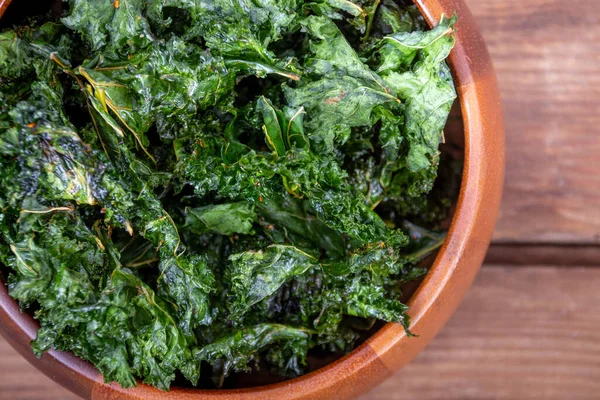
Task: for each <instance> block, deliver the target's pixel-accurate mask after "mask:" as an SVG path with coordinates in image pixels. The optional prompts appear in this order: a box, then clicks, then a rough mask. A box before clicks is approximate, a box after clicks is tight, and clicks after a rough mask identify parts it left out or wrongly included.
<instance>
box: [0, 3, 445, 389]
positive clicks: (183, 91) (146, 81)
mask: <svg viewBox="0 0 600 400" xmlns="http://www.w3.org/2000/svg"><path fill="white" fill-rule="evenodd" d="M64 8H65V10H64V11H63V15H62V16H61V17H54V16H52V15H47V16H42V17H35V18H33V19H29V20H27V21H24V22H23V23H22V25H20V26H17V27H14V29H11V30H5V31H3V32H2V33H0V103H1V108H0V208H1V209H2V213H1V215H0V263H2V264H3V265H4V266H5V267H7V268H8V269H9V270H10V274H9V276H8V282H7V284H8V286H9V292H10V295H11V296H12V297H13V298H15V299H16V300H18V301H19V303H20V304H21V306H22V307H23V309H24V310H28V311H29V312H32V313H33V315H34V317H35V318H36V319H37V320H38V321H39V323H40V325H41V328H40V330H39V332H38V335H37V338H36V339H35V340H34V341H33V342H32V346H33V350H34V351H35V353H36V354H37V355H41V354H42V353H43V352H44V351H47V350H49V349H51V348H56V349H60V350H64V351H70V352H73V353H74V354H76V355H78V356H80V357H82V358H84V359H86V360H89V361H91V362H92V363H93V364H94V365H96V367H97V368H98V369H99V370H100V372H101V373H102V374H103V375H104V378H105V380H106V381H107V382H112V381H116V382H118V383H119V384H121V385H122V386H123V387H131V386H134V385H135V384H136V379H137V378H139V379H141V380H142V381H143V382H145V383H147V384H150V385H154V386H155V387H157V388H160V389H163V390H167V389H169V387H170V385H171V383H172V381H173V380H174V379H175V377H176V374H177V375H178V376H183V377H185V378H186V379H187V380H189V381H190V382H191V384H193V385H195V384H197V382H198V380H199V377H200V370H201V366H203V365H204V366H208V365H210V368H203V371H204V370H206V371H208V372H207V373H210V371H212V378H213V380H214V382H215V383H216V385H217V386H220V385H222V384H223V382H224V379H225V378H226V377H227V376H228V375H229V374H231V373H233V372H239V371H247V370H250V369H252V368H253V366H254V365H256V364H258V363H261V365H266V366H268V368H270V370H271V371H272V372H273V373H274V374H277V375H281V376H284V377H293V376H297V375H299V374H302V373H303V372H304V371H305V370H306V368H307V362H306V358H307V352H309V351H312V350H318V351H321V352H335V351H338V352H340V351H341V352H348V351H350V350H352V349H353V347H354V346H355V344H356V342H357V340H359V338H360V336H361V332H362V331H364V329H365V327H367V328H368V327H370V326H373V323H374V322H375V321H377V320H381V321H387V322H397V323H400V324H402V325H403V326H404V327H405V328H406V329H407V330H408V327H409V318H408V315H407V314H406V311H407V306H406V305H405V304H403V303H402V302H400V300H399V299H400V296H401V290H402V288H403V285H404V284H405V283H406V282H408V281H411V280H414V279H416V278H419V277H420V276H422V275H423V274H424V273H425V272H426V271H425V270H424V269H423V268H421V267H420V266H419V262H420V261H421V260H422V259H423V258H424V257H425V256H426V255H428V254H430V253H431V252H432V251H434V250H435V249H436V248H438V247H439V246H440V245H441V243H442V242H443V240H444V237H445V236H444V234H443V233H442V232H440V230H439V222H440V221H441V220H442V219H444V218H445V216H446V211H447V208H448V206H449V199H448V198H446V197H444V196H441V195H439V194H436V195H431V194H430V192H431V190H432V187H433V184H434V180H435V179H436V175H437V170H438V164H439V159H440V152H439V150H438V147H439V145H440V142H441V141H442V138H443V133H442V130H443V128H444V125H445V123H446V119H447V117H448V114H449V111H450V107H451V105H452V103H453V101H454V99H455V97H456V94H455V90H454V86H453V82H452V77H451V74H450V70H449V68H448V66H447V64H446V62H445V59H446V57H447V56H448V54H449V52H450V50H451V49H452V47H453V44H454V38H453V29H452V27H453V25H454V23H455V21H456V17H455V18H451V19H448V18H445V17H442V19H441V20H440V21H439V24H438V25H437V27H435V28H434V29H432V30H428V29H426V27H425V24H424V21H423V20H422V18H421V16H420V15H419V12H418V11H417V9H416V8H415V7H414V6H408V5H402V4H401V3H396V2H394V1H391V0H382V1H379V0H378V1H360V0H355V1H338V0H312V1H302V0H252V1H250V0H215V1H208V0H196V1H191V0H121V1H119V0H112V1H111V0H96V1H89V0H70V1H68V3H67V2H66V3H65V4H64ZM416 224H419V225H416ZM415 333H417V334H418V332H415Z"/></svg>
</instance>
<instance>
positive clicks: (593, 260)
mask: <svg viewBox="0 0 600 400" xmlns="http://www.w3.org/2000/svg"><path fill="white" fill-rule="evenodd" d="M485 263H486V264H496V265H497V264H505V265H506V264H508V265H511V266H521V265H532V264H536V265H554V266H597V265H598V264H600V246H598V245H578V244H566V245H554V244H553V245H549V244H527V243H516V244H501V243H500V244H499V243H496V244H492V245H491V246H490V248H489V250H488V252H487V255H486V256H485Z"/></svg>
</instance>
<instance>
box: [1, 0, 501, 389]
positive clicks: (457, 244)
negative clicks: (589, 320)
mask: <svg viewBox="0 0 600 400" xmlns="http://www.w3.org/2000/svg"><path fill="white" fill-rule="evenodd" d="M10 1H11V0H0V17H1V16H2V14H3V12H4V11H5V9H6V7H7V6H8V3H10ZM15 1H19V0H15ZM414 1H415V3H416V4H417V6H418V7H419V8H420V9H421V11H422V13H423V15H424V16H425V18H426V20H427V21H428V22H429V23H430V24H432V23H436V21H438V20H439V18H440V16H441V14H442V13H444V14H446V15H452V14H454V13H455V12H456V13H457V14H458V16H459V21H458V24H457V26H456V39H457V40H456V47H455V49H454V50H453V51H452V53H451V54H450V65H451V68H452V71H453V74H454V78H455V82H456V86H457V89H458V95H459V101H460V108H461V110H462V125H464V170H463V177H462V185H461V190H460V195H459V198H458V202H457V205H456V211H455V214H454V217H453V219H452V223H451V226H450V231H449V233H448V237H447V239H446V243H445V244H444V246H443V247H442V249H441V250H440V251H439V253H438V255H437V257H436V259H435V262H434V263H433V265H432V267H431V270H430V272H429V274H428V275H427V277H426V278H425V279H424V280H423V282H422V283H421V284H420V286H419V287H418V289H417V290H416V291H415V293H414V294H413V296H412V297H411V299H410V301H409V302H408V304H409V306H410V311H409V314H410V315H411V318H412V324H411V330H412V331H413V332H415V333H417V334H418V335H419V336H418V337H411V338H409V337H407V336H406V334H405V332H404V329H403V328H402V327H401V326H400V325H397V324H392V323H389V324H386V325H384V326H383V327H382V328H381V329H379V330H378V331H377V332H376V333H374V334H373V335H372V336H371V337H370V338H368V339H367V340H366V342H365V343H363V344H362V345H361V346H360V347H358V348H357V349H356V350H354V351H353V352H352V353H350V354H348V355H347V356H345V357H343V358H341V359H339V360H337V361H335V362H333V363H331V364H328V365H327V366H325V367H323V368H320V369H318V370H316V371H314V372H311V373H309V374H307V375H304V376H302V377H299V378H296V379H292V380H289V381H285V382H281V383H276V384H271V385H266V386H258V387H253V388H239V389H228V390H200V389H183V388H173V389H172V390H171V392H169V393H165V392H161V391H159V390H157V389H154V388H153V387H150V386H147V385H144V384H141V383H140V384H139V385H138V386H137V387H136V388H134V389H122V388H121V387H120V386H119V385H117V384H112V385H107V384H105V383H104V381H103V379H102V376H101V375H100V374H99V373H98V371H97V370H96V369H95V368H94V367H93V366H92V365H91V364H89V363H87V362H85V361H82V360H81V359H79V358H77V357H75V356H74V355H73V354H70V353H62V352H58V351H50V352H48V353H47V354H45V355H44V356H43V357H42V358H41V359H37V358H35V356H34V355H33V353H32V351H31V347H30V345H29V342H30V341H31V340H32V339H34V338H35V336H36V331H37V328H38V325H37V323H36V322H35V321H34V320H33V318H32V317H31V316H29V315H27V314H22V313H21V312H20V311H19V306H18V305H17V303H16V302H15V301H14V300H12V299H11V298H10V297H9V296H8V294H7V290H6V287H5V285H0V333H2V335H3V336H4V337H5V338H6V339H7V340H8V341H9V342H10V344H11V345H12V346H13V347H14V348H15V349H17V350H18V351H19V352H20V353H21V354H22V355H23V356H24V357H25V358H27V360H29V361H30V362H31V363H32V364H33V365H34V366H36V367H37V368H39V369H40V370H41V371H42V372H44V373H45V374H46V375H48V376H49V377H50V378H52V379H54V380H55V381H56V382H58V383H60V384H61V385H63V386H65V387H66V388H68V389H70V390H71V391H73V392H74V393H76V394H78V395H80V396H82V397H85V398H90V399H94V400H100V399H117V398H119V399H159V398H160V399H179V400H182V399H248V398H260V399H271V398H273V399H278V400H280V399H300V398H302V399H334V398H335V399H342V398H350V397H355V396H358V395H360V394H361V393H364V392H366V391H367V390H369V389H371V388H373V387H374V386H376V385H377V384H379V383H380V382H381V381H383V380H384V379H386V378H387V377H389V376H390V375H391V374H392V373H393V372H394V371H396V370H398V369H399V368H401V367H402V366H403V365H405V364H406V363H408V362H409V361H410V360H412V359H413V358H414V357H415V356H416V355H417V353H419V352H420V351H421V350H422V349H423V348H424V347H425V346H426V345H427V344H428V343H429V342H430V341H431V340H432V339H433V337H434V336H435V335H436V334H437V333H438V331H439V330H440V329H441V328H442V326H443V325H444V324H445V323H446V321H447V320H448V319H449V318H450V316H451V315H452V313H453V312H454V311H455V309H456V307H457V306H458V304H459V303H460V301H461V299H462V298H463V296H464V295H465V293H466V291H467V289H468V288H469V286H470V285H471V282H472V281H473V278H474V277H475V275H476V274H477V271H478V270H479V267H480V265H481V263H482V260H483V257H484V255H485V253H486V251H487V248H488V245H489V242H490V238H491V236H492V232H493V229H494V224H495V222H496V218H497V214H498V209H499V206H500V198H501V192H502V182H503V175H504V128H503V123H502V111H501V106H500V97H499V93H498V89H497V85H496V77H495V75H494V70H493V67H492V63H491V60H490V56H489V54H488V52H487V49H486V47H485V44H484V42H483V39H482V37H481V35H480V33H479V31H478V28H477V26H476V23H475V20H474V19H473V16H472V15H471V13H470V12H469V10H468V8H467V6H466V5H465V3H464V2H463V0H414Z"/></svg>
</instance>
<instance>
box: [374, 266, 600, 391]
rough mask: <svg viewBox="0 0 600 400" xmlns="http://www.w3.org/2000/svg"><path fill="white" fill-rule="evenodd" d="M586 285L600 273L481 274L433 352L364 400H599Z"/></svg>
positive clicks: (595, 299) (598, 316) (593, 297)
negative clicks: (416, 399)
mask: <svg viewBox="0 0 600 400" xmlns="http://www.w3.org/2000/svg"><path fill="white" fill-rule="evenodd" d="M592 282H600V268H557V267H542V266H533V267H531V266H530V267H522V268H510V267H501V266H499V267H494V266H486V267H484V268H483V269H482V271H481V273H480V274H479V276H478V278H477V280H476V282H475V285H474V286H473V288H472V289H471V291H470V292H469V294H468V295H467V297H466V299H465V301H464V302H463V304H462V305H461V307H460V308H459V310H458V311H457V313H456V314H455V315H454V317H453V318H452V319H451V321H450V322H449V323H448V325H447V326H446V327H445V328H444V330H443V331H442V332H441V333H440V335H439V336H438V337H437V338H436V339H435V340H434V341H433V342H432V343H431V345H430V346H429V347H428V348H427V349H426V350H425V351H424V352H423V353H421V354H420V355H419V356H418V357H417V358H416V359H415V360H414V361H413V362H412V363H411V364H409V365H408V366H407V367H405V368H404V369H402V370H401V371H399V372H398V373H397V374H396V375H394V376H393V377H392V378H390V379H389V380H387V381H386V382H384V383H383V384H382V385H381V386H379V387H378V388H376V389H375V390H373V391H372V392H371V393H369V394H368V395H366V396H364V397H363V398H362V400H371V399H373V400H375V399H378V400H386V399H387V400H392V399H415V398H418V399H444V400H447V399H592V398H594V399H597V398H598V393H600V313H598V310H597V306H598V304H600V291H598V290H597V288H596V287H595V285H593V284H590V283H592ZM417 333H418V332H417Z"/></svg>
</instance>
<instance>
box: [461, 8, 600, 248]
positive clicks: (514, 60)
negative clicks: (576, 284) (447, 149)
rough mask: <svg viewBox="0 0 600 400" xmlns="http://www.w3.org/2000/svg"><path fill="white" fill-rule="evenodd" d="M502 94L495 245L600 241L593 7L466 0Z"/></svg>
mask: <svg viewBox="0 0 600 400" xmlns="http://www.w3.org/2000/svg"><path fill="white" fill-rule="evenodd" d="M467 3H468V5H469V7H470V9H471V11H472V12H473V14H474V15H475V17H476V19H477V21H478V23H479V27H480V29H481V31H482V34H483V36H484V38H485V40H486V42H487V44H488V47H489V50H490V53H491V55H492V59H493V60H494V64H495V68H496V71H497V75H498V80H499V84H500V90H501V92H502V98H503V104H504V114H505V124H506V139H507V164H506V167H507V169H506V186H505V192H504V201H503V206H502V211H501V217H500V221H499V224H498V227H497V230H496V234H495V240H496V241H497V242H536V243H539V242H542V243H556V242H560V243H579V244H583V243H586V244H590V243H600V112H598V108H599V107H600V67H599V65H600V1H598V0H571V1H564V0H528V1H523V0H500V1H499V0H468V1H467Z"/></svg>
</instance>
